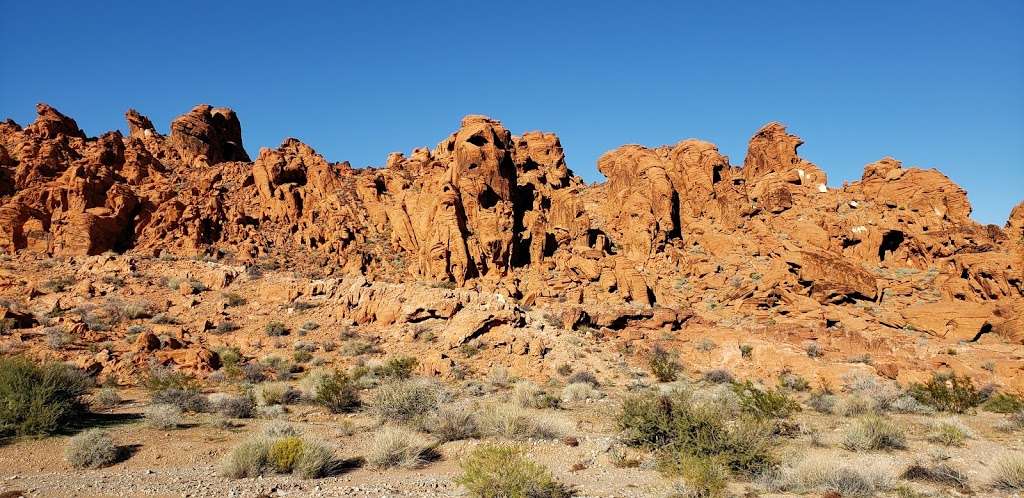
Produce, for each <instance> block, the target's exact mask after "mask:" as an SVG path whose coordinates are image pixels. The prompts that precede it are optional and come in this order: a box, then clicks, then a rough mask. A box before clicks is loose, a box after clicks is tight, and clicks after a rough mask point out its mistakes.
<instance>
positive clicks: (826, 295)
mask: <svg viewBox="0 0 1024 498" xmlns="http://www.w3.org/2000/svg"><path fill="white" fill-rule="evenodd" d="M38 114H39V116H38V118H37V120H36V121H35V122H34V123H32V124H31V125H29V126H26V127H25V128H24V129H22V128H21V127H19V126H18V125H17V124H16V123H13V122H11V121H6V122H4V123H0V247H3V249H4V250H5V251H7V252H13V251H22V250H28V251H37V252H44V253H50V254H96V253H100V252H103V251H107V250H116V251H135V252H142V253H147V254H151V255H155V254H158V253H160V252H161V251H170V252H175V253H181V254H191V255H194V254H199V253H213V252H216V251H223V252H226V253H230V254H231V255H233V256H234V257H235V258H236V259H238V260H241V261H249V260H252V259H253V258H258V257H262V256H265V255H275V254H278V255H283V256H286V257H288V258H289V259H291V260H293V261H294V262H295V264H298V265H306V267H309V268H316V269H317V271H319V272H321V273H327V274H330V273H335V274H339V275H347V274H361V275H364V276H366V277H367V278H369V279H371V280H382V281H406V280H408V279H422V280H442V281H451V282H454V283H455V284H456V285H459V286H474V287H478V288H481V289H486V290H490V291H494V292H497V293H499V294H502V295H505V296H509V297H512V298H516V299H520V300H521V301H522V302H524V303H527V304H529V303H555V302H557V303H565V304H574V305H581V306H591V305H594V304H597V303H602V304H606V303H612V304H615V305H626V304H627V303H628V304H629V305H630V306H640V307H651V308H652V309H653V308H654V307H659V309H661V308H664V309H673V310H676V311H677V312H679V313H685V310H687V309H689V308H690V307H694V306H695V307H698V308H704V309H705V310H709V311H713V310H717V309H719V308H721V307H726V308H728V309H734V310H741V311H743V312H744V313H752V314H757V315H764V316H776V315H778V314H780V313H781V314H786V315H787V316H788V317H789V318H793V319H800V320H811V321H813V322H815V323H830V322H831V321H835V320H833V319H831V318H826V313H824V312H823V311H822V308H821V307H822V306H840V307H842V309H845V310H846V311H843V312H842V313H840V312H835V313H831V312H830V313H831V315H829V316H838V317H842V318H841V319H842V320H846V321H848V322H850V323H858V324H861V325H863V324H864V323H868V324H874V325H872V326H877V327H882V326H889V325H884V324H883V323H882V322H885V323H889V324H890V325H891V324H892V323H895V322H892V321H891V320H889V319H884V320H883V319H879V318H878V317H875V316H864V313H863V312H862V311H859V310H857V309H855V308H854V307H853V306H851V303H854V302H857V301H860V302H874V303H879V302H884V303H887V304H888V303H892V304H893V306H896V307H901V306H903V307H905V306H908V305H910V304H913V303H916V302H917V301H919V300H920V299H921V296H922V295H926V296H927V299H928V300H930V301H931V302H945V301H957V302H968V303H987V302H1000V303H1004V302H1008V301H1009V300H1019V299H1021V298H1022V297H1024V290H1022V276H1021V273H1022V267H1024V261H1022V257H1021V255H1022V247H1024V228H1022V227H1024V208H1022V207H1020V206H1018V208H1017V209H1015V210H1014V214H1013V216H1011V219H1010V221H1009V222H1008V224H1007V226H1006V228H1005V229H1000V228H998V227H983V226H981V225H978V224H976V223H974V222H973V221H972V220H971V219H970V209H971V208H970V204H969V203H968V201H967V197H966V193H965V192H964V190H963V189H961V188H960V187H958V186H957V185H956V184H954V183H952V182H951V181H950V180H949V179H948V178H946V177H945V176H943V175H942V174H940V173H938V172H937V171H934V170H920V169H914V168H909V169H905V168H903V167H902V165H901V164H900V162H899V161H896V160H894V159H891V158H885V159H882V160H880V161H878V162H875V163H871V164H869V165H867V166H866V167H865V170H864V175H863V177H862V179H861V180H860V181H858V182H851V183H849V184H847V185H845V186H844V187H843V188H840V189H832V190H829V189H828V188H827V186H826V175H825V173H824V172H823V171H822V170H821V169H819V168H818V167H817V166H815V165H814V164H811V163H810V162H808V161H806V160H805V159H803V158H801V157H799V155H798V154H797V148H798V147H799V145H800V144H801V143H802V142H801V140H800V139H799V138H798V137H796V136H794V135H790V134H788V133H787V132H786V129H785V127H783V126H782V125H780V124H778V123H771V124H768V125H766V126H765V127H763V128H762V129H760V130H759V131H758V132H757V133H756V134H755V135H754V136H753V137H752V138H751V140H750V146H749V150H748V153H747V155H746V158H745V159H744V164H743V166H742V167H736V166H732V165H731V164H730V162H729V159H728V158H727V157H725V156H723V155H722V154H721V153H719V151H718V149H717V148H716V147H715V146H714V145H713V144H710V143H707V142H703V141H700V140H693V139H690V140H684V141H681V142H679V143H677V144H675V145H672V146H662V147H657V148H653V149H652V148H646V147H642V146H638V145H626V146H623V147H620V148H618V149H615V150H613V151H611V152H608V153H606V154H604V155H603V156H602V157H601V158H600V159H599V161H598V169H599V170H600V171H601V172H602V173H603V174H604V175H605V176H606V177H607V179H608V181H607V182H606V183H603V184H598V185H593V186H587V185H585V184H584V183H583V181H582V180H581V179H580V178H579V177H577V176H575V175H574V174H573V173H572V172H571V171H570V170H569V169H568V167H567V165H566V163H565V156H564V153H563V151H562V147H561V144H560V142H559V140H558V137H557V136H555V135H554V134H551V133H543V132H529V133H524V134H522V135H519V136H516V135H513V134H512V133H511V132H510V131H508V130H507V129H506V128H505V127H504V126H502V124H501V123H500V122H498V121H495V120H493V119H490V118H487V117H483V116H467V117H466V118H465V119H463V121H462V123H461V126H460V127H459V129H458V130H457V131H455V132H454V133H453V134H452V135H450V136H449V137H448V138H446V139H445V140H443V141H442V142H441V143H439V144H438V145H437V146H436V147H435V148H434V149H433V150H429V149H426V148H420V149H415V150H413V152H412V153H411V154H410V155H408V156H406V155H403V154H392V155H391V156H390V157H389V158H388V160H387V164H386V166H385V167H383V168H379V169H377V168H367V169H353V168H351V167H350V165H349V164H348V163H331V162H328V161H327V160H326V159H324V158H323V157H322V156H320V155H319V154H317V153H316V152H315V151H314V150H313V149H312V148H311V147H309V146H308V145H306V144H303V143H301V142H299V141H298V140H295V139H287V140H285V141H284V142H283V143H282V144H281V145H280V146H279V147H278V148H276V149H263V150H261V151H260V153H259V156H258V157H257V158H256V160H255V161H252V162H249V158H248V155H247V154H246V152H245V150H244V148H243V147H242V136H241V127H240V125H239V121H238V118H237V116H236V115H235V114H234V112H232V111H231V110H229V109H223V108H212V107H210V106H207V105H201V106H197V107H196V108H194V109H192V111H190V112H188V113H187V114H185V115H183V116H180V117H179V118H177V119H175V120H174V122H173V123H172V124H171V127H170V129H171V132H170V134H169V135H168V136H163V135H161V134H160V133H158V132H157V131H156V130H155V128H154V127H153V124H152V123H151V122H150V120H149V119H148V118H146V117H145V116H142V115H141V114H139V113H138V112H136V111H134V110H130V111H128V113H127V114H126V119H127V121H128V127H129V136H128V137H123V136H122V135H121V134H120V133H117V132H112V133H107V134H105V135H102V136H100V137H97V138H88V137H86V136H85V135H84V134H83V133H82V131H81V130H80V129H79V128H78V126H77V124H75V122H74V120H72V119H70V118H68V117H66V116H64V115H62V114H60V113H59V112H57V111H56V110H54V109H52V108H50V107H48V106H45V105H40V106H39V108H38ZM911 275H915V276H916V275H921V277H920V278H918V277H912V278H911V277H910V276H911ZM900 303H902V304H900ZM986 309H989V308H986ZM993 313H994V311H993ZM587 315H588V316H597V314H596V313H595V314H589V313H588V314H587ZM886 320H889V321H886ZM893 320H896V319H893ZM1000 323H1002V322H1000Z"/></svg>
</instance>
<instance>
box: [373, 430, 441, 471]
mask: <svg viewBox="0 0 1024 498" xmlns="http://www.w3.org/2000/svg"><path fill="white" fill-rule="evenodd" d="M432 449H433V446H432V445H431V444H430V443H429V442H427V440H426V439H425V438H423V436H421V435H419V434H417V433H415V432H412V431H409V430H405V429H398V428H395V427H383V428H381V429H380V430H378V431H377V432H376V433H375V434H374V435H373V438H372V439H371V441H370V448H369V449H368V450H367V455H366V461H367V462H369V463H370V464H371V465H373V466H374V467H376V468H379V469H388V468H392V467H401V468H407V469H410V468H415V467H419V466H420V465H422V464H423V463H425V462H426V460H427V458H426V457H427V455H428V452H430V451H431V450H432Z"/></svg>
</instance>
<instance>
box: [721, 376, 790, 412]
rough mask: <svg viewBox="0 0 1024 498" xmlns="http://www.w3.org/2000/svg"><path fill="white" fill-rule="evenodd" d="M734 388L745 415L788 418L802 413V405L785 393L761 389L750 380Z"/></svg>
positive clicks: (735, 385) (734, 385) (737, 384)
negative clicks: (799, 412)
mask: <svg viewBox="0 0 1024 498" xmlns="http://www.w3.org/2000/svg"><path fill="white" fill-rule="evenodd" d="M732 388H733V391H734V392H735V393H736V395H737V396H739V403H740V409H741V410H742V411H743V413H746V414H748V415H750V416H752V417H754V418H756V419H760V420H764V419H772V418H786V417H789V416H790V415H792V414H793V413H795V412H798V411H800V404H799V403H797V402H796V401H795V400H793V399H792V398H790V397H789V396H787V395H786V393H785V392H783V391H780V390H772V389H759V388H758V387H756V386H754V384H753V383H752V382H750V381H749V380H748V381H746V382H742V383H736V384H733V386H732Z"/></svg>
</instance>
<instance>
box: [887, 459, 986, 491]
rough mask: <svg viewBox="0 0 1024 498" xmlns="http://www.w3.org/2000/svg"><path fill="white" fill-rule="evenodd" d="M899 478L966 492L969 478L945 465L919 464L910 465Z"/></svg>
mask: <svg viewBox="0 0 1024 498" xmlns="http://www.w3.org/2000/svg"><path fill="white" fill-rule="evenodd" d="M900 477H902V478H904V479H907V480H911V481H925V482H932V483H937V484H945V485H947V486H953V487H956V488H960V489H961V490H966V489H967V485H968V481H969V478H968V477H967V474H964V473H963V472H961V471H960V470H959V469H957V468H955V467H951V466H949V465H948V464H945V463H938V464H934V465H924V464H921V463H917V462H915V463H912V464H910V466H909V467H907V468H906V470H904V471H903V474H902V475H900Z"/></svg>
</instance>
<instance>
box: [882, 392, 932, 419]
mask: <svg viewBox="0 0 1024 498" xmlns="http://www.w3.org/2000/svg"><path fill="white" fill-rule="evenodd" d="M888 410H889V411H891V412H893V413H916V414H919V415H927V414H931V413H935V409H934V408H932V407H930V406H928V405H926V404H924V403H921V402H920V401H918V400H917V399H916V398H914V397H913V396H910V395H906V394H904V395H902V396H900V397H898V398H896V399H894V400H893V401H892V402H891V403H889V406H888Z"/></svg>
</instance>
